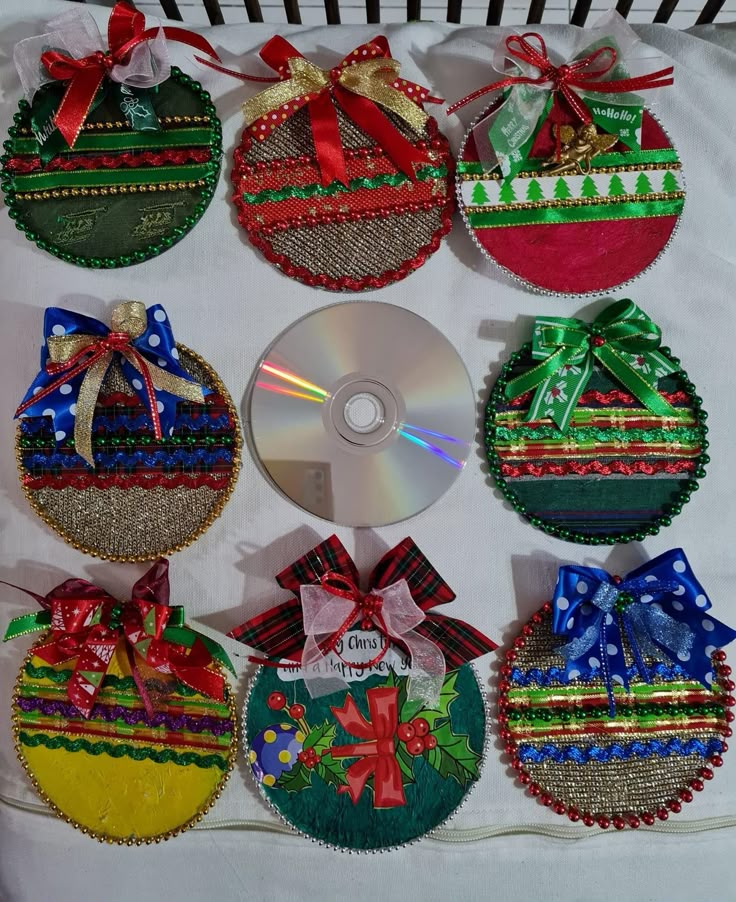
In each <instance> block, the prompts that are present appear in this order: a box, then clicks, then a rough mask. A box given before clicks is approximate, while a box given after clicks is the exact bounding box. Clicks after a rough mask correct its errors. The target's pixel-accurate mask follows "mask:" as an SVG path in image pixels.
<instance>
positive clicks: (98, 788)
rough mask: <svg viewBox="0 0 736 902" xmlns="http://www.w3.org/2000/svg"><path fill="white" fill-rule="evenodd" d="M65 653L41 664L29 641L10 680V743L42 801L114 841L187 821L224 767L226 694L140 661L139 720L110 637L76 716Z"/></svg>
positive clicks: (231, 733) (231, 756)
mask: <svg viewBox="0 0 736 902" xmlns="http://www.w3.org/2000/svg"><path fill="white" fill-rule="evenodd" d="M75 660H76V659H73V660H71V661H69V662H66V663H64V664H60V665H57V666H55V667H51V666H49V665H48V664H46V662H44V661H43V660H42V659H41V658H38V657H36V656H35V655H34V654H33V649H31V652H30V653H29V655H28V657H27V658H26V661H25V662H24V664H23V667H22V668H21V670H20V673H19V676H18V682H17V684H16V694H15V697H14V702H13V722H14V726H15V729H16V748H17V751H18V754H19V757H20V758H21V760H22V761H23V762H24V763H25V764H26V766H27V770H28V772H29V775H30V776H31V777H32V779H33V780H34V781H35V784H36V789H37V791H38V792H39V794H40V795H41V797H42V798H43V800H44V801H45V802H46V803H47V804H49V805H50V806H51V808H53V809H54V810H55V811H56V813H57V814H59V815H60V816H61V817H63V818H65V819H70V820H71V821H72V823H73V824H74V826H76V827H79V828H81V829H83V830H85V831H86V832H88V833H90V834H91V835H93V836H94V837H96V838H97V839H106V840H111V841H114V842H120V843H128V842H146V841H149V842H150V841H151V840H154V839H160V838H167V837H169V836H172V835H175V834H176V833H179V832H181V831H182V830H184V829H186V828H187V827H189V826H191V824H192V823H193V822H194V821H195V820H196V819H197V818H198V817H199V816H200V815H201V814H202V813H204V812H205V811H206V810H207V809H208V808H209V807H210V806H211V805H212V803H213V802H214V801H215V797H216V794H218V793H219V791H220V790H221V789H222V787H223V785H224V784H225V782H226V781H227V778H228V776H229V774H230V771H231V769H232V767H233V763H234V760H235V753H236V742H237V737H236V733H235V718H234V714H235V709H234V701H233V699H232V693H230V692H228V698H227V699H226V701H225V702H224V703H223V702H217V701H215V700H214V699H211V698H208V697H207V696H205V695H200V694H198V693H196V692H194V690H192V689H190V688H189V687H187V686H185V685H183V684H182V683H179V681H178V680H176V679H174V678H172V677H171V676H166V675H163V674H159V673H157V672H156V671H153V670H151V669H149V668H146V669H145V673H144V674H142V675H143V678H144V680H145V684H146V688H147V690H148V693H149V696H150V698H151V700H152V702H153V706H154V710H155V715H154V719H153V721H151V722H149V719H148V718H147V716H146V712H145V709H144V707H143V703H142V701H141V698H140V695H139V693H138V691H137V689H136V686H135V682H134V680H133V677H132V676H131V671H130V666H129V664H128V661H127V656H126V654H125V650H124V648H123V647H122V645H118V648H117V650H116V653H115V656H114V657H113V660H112V661H111V663H110V667H109V669H108V672H107V675H106V676H105V678H104V680H103V683H102V688H101V689H100V692H99V694H98V696H97V699H96V702H95V707H94V709H93V711H92V715H91V717H90V718H89V719H87V720H85V719H84V718H83V717H81V715H80V714H79V713H78V712H77V711H76V709H75V708H74V707H73V705H72V704H71V703H70V702H69V699H68V697H67V694H66V687H67V683H68V680H69V677H70V676H71V674H72V672H73V668H74V663H75ZM211 666H213V665H211Z"/></svg>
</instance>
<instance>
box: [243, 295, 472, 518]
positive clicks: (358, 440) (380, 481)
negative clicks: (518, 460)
mask: <svg viewBox="0 0 736 902" xmlns="http://www.w3.org/2000/svg"><path fill="white" fill-rule="evenodd" d="M248 419H249V423H250V431H251V439H252V443H251V444H252V449H253V451H254V453H255V456H256V458H257V460H258V462H259V463H260V465H261V466H262V468H263V470H264V471H265V473H266V474H267V475H268V476H269V477H270V479H271V480H272V481H273V483H274V484H275V486H276V487H277V488H278V489H279V490H280V491H281V492H282V493H283V494H284V495H285V496H286V497H287V498H289V499H291V501H293V502H294V503H295V504H297V505H299V507H301V508H304V510H307V511H309V512H310V513H312V514H315V515H316V516H318V517H322V518H324V519H325V520H331V521H332V522H333V523H339V524H341V525H343V526H385V525H387V524H389V523H397V522H398V521H400V520H405V519H406V518H407V517H412V516H413V515H414V514H417V513H419V512H420V511H422V510H424V509H425V508H427V507H429V505H430V504H432V503H433V502H434V501H436V500H437V499H438V498H439V497H440V496H441V495H442V494H444V492H446V491H447V489H448V488H449V487H450V486H451V485H452V483H453V482H454V481H455V479H457V477H458V476H459V474H460V473H461V471H462V470H463V468H464V466H465V463H466V460H467V458H468V454H469V453H470V448H471V444H472V441H473V436H474V433H475V428H476V424H475V401H474V395H473V389H472V386H471V384H470V378H469V377H468V373H467V370H466V369H465V366H464V364H463V362H462V360H461V359H460V355H459V354H458V353H457V351H456V350H455V348H454V347H453V346H452V344H451V343H450V342H449V341H448V340H447V339H446V338H445V337H444V335H442V333H441V332H439V331H438V330H437V329H436V328H435V327H434V326H432V325H431V324H430V323H428V322H427V320H425V319H422V317H420V316H417V315H416V314H415V313H411V312H410V311H408V310H404V309H403V308H401V307H395V306H394V305H392V304H382V303H378V302H376V301H354V302H350V303H344V304H336V305H334V306H331V307H324V308H322V309H321V310H317V311H315V312H314V313H311V314H309V315H308V316H305V317H304V318H303V319H301V320H298V321H297V322H296V323H294V324H293V325H292V326H290V327H289V328H288V329H287V330H286V331H285V332H283V333H282V334H281V335H280V336H279V337H278V338H277V339H276V341H275V342H274V343H273V344H272V345H271V347H270V348H269V349H268V350H267V351H266V353H265V355H264V357H263V359H262V360H261V363H260V364H259V366H258V369H257V370H256V373H255V376H254V378H253V380H252V383H251V387H250V398H249V417H248Z"/></svg>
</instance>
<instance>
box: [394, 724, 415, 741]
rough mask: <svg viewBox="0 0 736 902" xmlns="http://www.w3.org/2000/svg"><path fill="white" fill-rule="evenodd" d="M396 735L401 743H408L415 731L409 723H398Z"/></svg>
mask: <svg viewBox="0 0 736 902" xmlns="http://www.w3.org/2000/svg"><path fill="white" fill-rule="evenodd" d="M396 735H397V736H398V737H399V739H400V740H401V741H402V742H410V741H411V740H412V739H413V738H414V736H415V735H416V730H415V729H414V727H413V726H412V724H410V723H400V724H399V726H398V729H397V730H396Z"/></svg>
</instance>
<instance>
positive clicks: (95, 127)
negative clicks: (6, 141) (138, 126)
mask: <svg viewBox="0 0 736 902" xmlns="http://www.w3.org/2000/svg"><path fill="white" fill-rule="evenodd" d="M209 121H210V117H209V116H162V117H161V118H160V119H159V122H160V123H161V125H198V124H200V123H202V124H204V125H206V124H207V123H209ZM113 128H124V129H130V125H128V123H127V122H120V121H117V122H85V123H84V125H83V126H82V129H83V130H84V131H101V130H103V129H113ZM18 134H19V135H28V136H32V135H33V132H32V130H31V129H30V128H19V129H18Z"/></svg>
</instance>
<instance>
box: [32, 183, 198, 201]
mask: <svg viewBox="0 0 736 902" xmlns="http://www.w3.org/2000/svg"><path fill="white" fill-rule="evenodd" d="M205 184H206V180H205V179H197V180H196V181H193V182H161V183H160V184H158V185H110V186H109V187H107V188H55V189H54V190H52V191H29V192H27V193H25V194H16V195H15V196H16V198H17V199H18V200H51V199H52V198H58V197H108V196H109V195H111V194H138V193H140V194H145V193H146V192H147V191H181V190H182V189H183V188H201V187H202V185H205Z"/></svg>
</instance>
